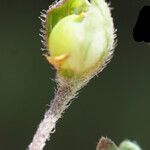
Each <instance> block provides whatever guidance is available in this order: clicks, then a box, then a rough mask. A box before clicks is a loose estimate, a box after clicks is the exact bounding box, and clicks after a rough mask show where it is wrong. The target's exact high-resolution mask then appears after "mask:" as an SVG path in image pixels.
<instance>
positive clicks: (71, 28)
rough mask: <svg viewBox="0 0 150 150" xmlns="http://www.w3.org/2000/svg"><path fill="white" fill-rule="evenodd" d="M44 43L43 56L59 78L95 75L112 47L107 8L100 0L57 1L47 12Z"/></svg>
mask: <svg viewBox="0 0 150 150" xmlns="http://www.w3.org/2000/svg"><path fill="white" fill-rule="evenodd" d="M45 41H46V46H47V49H48V54H46V55H45V56H46V58H47V60H48V61H49V63H51V64H52V65H53V66H54V67H55V68H56V69H57V71H58V72H59V73H60V74H61V75H63V76H71V77H72V76H82V75H85V74H90V73H93V72H95V71H96V72H98V70H101V69H102V67H103V66H104V64H105V63H106V61H107V60H108V59H109V58H110V57H111V54H112V49H113V46H114V26H113V21H112V18H111V14H110V9H109V7H108V5H107V4H106V2H105V1H104V0H91V2H88V1H87V0H62V1H59V2H58V3H56V4H55V5H54V6H52V7H50V9H49V10H48V11H47V16H46V35H45ZM97 68H98V69H97Z"/></svg>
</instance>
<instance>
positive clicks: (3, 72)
mask: <svg viewBox="0 0 150 150" xmlns="http://www.w3.org/2000/svg"><path fill="white" fill-rule="evenodd" d="M50 3H51V2H50V0H30V1H25V0H13V1H10V0H0V150H25V149H26V148H27V145H28V144H29V143H30V141H31V139H32V136H33V134H34V132H35V130H36V128H37V125H38V124H39V122H40V120H41V119H42V118H43V114H44V112H45V109H47V108H48V106H47V105H46V104H49V100H50V99H52V98H53V93H54V86H55V83H54V82H53V81H52V80H51V78H54V75H55V71H54V70H53V69H51V67H50V66H49V65H48V63H47V61H46V60H45V58H43V57H42V56H41V52H40V48H41V44H40V38H39V36H38V34H39V29H40V27H41V25H40V21H39V19H38V16H39V15H40V11H41V10H42V9H43V8H44V9H46V8H48V6H49V5H50ZM111 3H112V6H113V7H114V8H115V9H114V10H113V17H114V22H115V27H116V28H117V30H118V31H117V36H118V46H117V48H116V51H115V55H114V58H113V60H112V61H111V63H110V64H109V65H108V67H107V68H106V69H105V70H104V71H103V73H102V74H101V76H100V77H99V78H94V79H93V80H92V81H91V82H90V83H89V84H88V86H87V87H85V88H84V89H83V90H82V92H81V93H80V96H79V98H78V99H76V100H75V101H74V102H73V104H72V105H71V107H70V108H69V109H68V110H67V111H66V113H65V114H64V117H63V119H61V120H60V121H59V123H58V124H57V132H56V133H55V134H53V136H52V138H51V141H50V142H49V143H48V144H47V146H46V148H45V150H49V149H51V150H60V149H61V150H93V149H95V146H96V143H97V141H98V139H99V138H100V137H101V136H108V137H110V138H111V139H113V140H114V141H115V142H116V143H117V144H119V143H120V142H121V141H122V140H123V139H127V138H129V139H131V140H136V141H137V142H138V143H139V144H140V145H141V146H142V148H143V150H148V149H149V147H150V142H149V134H150V67H149V66H150V46H149V45H148V44H146V43H136V42H135V41H134V40H133V38H132V29H133V27H134V25H135V23H136V20H137V17H138V14H139V11H140V9H141V8H142V7H143V6H144V5H150V2H148V1H139V0H128V1H120V0H112V1H111Z"/></svg>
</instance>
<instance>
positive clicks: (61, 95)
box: [28, 78, 81, 150]
mask: <svg viewBox="0 0 150 150" xmlns="http://www.w3.org/2000/svg"><path fill="white" fill-rule="evenodd" d="M58 79H59V80H57V82H58V88H57V91H56V93H55V97H54V99H53V100H52V102H51V105H50V108H49V110H48V111H47V112H46V113H45V116H44V119H43V120H42V121H41V123H40V125H39V127H38V129H37V131H36V133H35V135H34V137H33V141H32V143H31V144H30V145H29V147H28V150H43V148H44V146H45V145H46V141H47V140H49V139H50V134H51V133H54V132H55V126H56V122H57V121H58V119H59V118H61V115H62V113H63V112H64V110H65V109H66V108H67V107H68V106H69V102H70V100H71V99H72V98H74V97H75V96H76V94H77V91H78V90H79V89H80V88H81V86H80V85H79V84H76V82H72V81H71V80H64V79H61V80H60V78H58Z"/></svg>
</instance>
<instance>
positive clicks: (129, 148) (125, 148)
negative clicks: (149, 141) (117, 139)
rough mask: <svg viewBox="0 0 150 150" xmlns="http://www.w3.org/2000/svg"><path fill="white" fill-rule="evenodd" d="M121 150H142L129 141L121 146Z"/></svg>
mask: <svg viewBox="0 0 150 150" xmlns="http://www.w3.org/2000/svg"><path fill="white" fill-rule="evenodd" d="M119 149H120V150H142V149H141V148H140V146H139V145H137V144H136V143H134V142H131V141H129V140H126V141H124V142H122V143H121V144H120V146H119Z"/></svg>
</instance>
